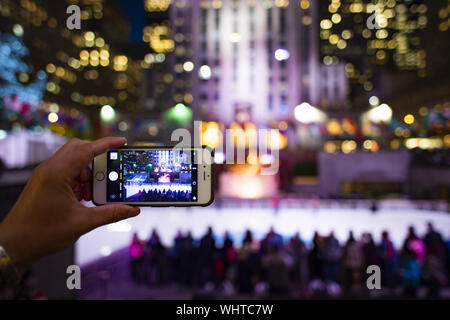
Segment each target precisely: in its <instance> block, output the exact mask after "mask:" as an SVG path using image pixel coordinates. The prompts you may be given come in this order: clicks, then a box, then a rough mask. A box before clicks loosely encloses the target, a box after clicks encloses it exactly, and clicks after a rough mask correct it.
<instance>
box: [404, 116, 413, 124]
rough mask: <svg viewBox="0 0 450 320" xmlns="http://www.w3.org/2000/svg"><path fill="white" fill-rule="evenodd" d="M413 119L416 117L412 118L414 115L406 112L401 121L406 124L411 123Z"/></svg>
mask: <svg viewBox="0 0 450 320" xmlns="http://www.w3.org/2000/svg"><path fill="white" fill-rule="evenodd" d="M415 120H416V119H415V118H414V116H413V115H412V114H407V115H406V116H405V117H404V118H403V121H404V122H405V123H406V124H413V123H414V121H415Z"/></svg>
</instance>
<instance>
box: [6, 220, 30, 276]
mask: <svg viewBox="0 0 450 320" xmlns="http://www.w3.org/2000/svg"><path fill="white" fill-rule="evenodd" d="M2 227H3V228H2ZM4 229H6V228H4V226H3V225H2V224H0V247H1V248H2V249H3V252H4V253H5V254H6V256H7V257H8V259H9V262H10V263H11V264H12V265H13V266H14V268H15V269H16V270H17V271H18V272H22V271H23V270H24V269H25V263H24V261H23V259H22V257H21V255H20V249H19V248H17V247H16V245H15V243H16V244H17V243H20V242H17V241H20V240H14V237H13V236H12V235H11V234H10V232H8V231H7V230H4ZM0 250H1V249H0ZM5 261H6V260H5Z"/></svg>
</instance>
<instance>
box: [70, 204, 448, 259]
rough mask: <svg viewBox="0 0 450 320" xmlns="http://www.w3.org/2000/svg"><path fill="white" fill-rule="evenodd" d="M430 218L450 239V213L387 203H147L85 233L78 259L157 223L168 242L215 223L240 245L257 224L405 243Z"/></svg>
mask: <svg viewBox="0 0 450 320" xmlns="http://www.w3.org/2000/svg"><path fill="white" fill-rule="evenodd" d="M428 221H431V222H433V224H434V226H435V228H436V229H437V230H439V231H440V232H441V233H442V234H443V235H444V236H445V237H446V239H450V214H448V213H445V212H439V211H431V210H419V209H405V208H403V209H400V208H399V209H383V208H381V209H380V210H379V211H377V212H376V213H372V212H371V211H370V210H369V209H365V208H356V209H354V208H320V209H314V208H284V209H280V211H279V212H278V213H277V214H274V211H273V210H272V209H270V208H267V209H264V208H245V207H243V208H222V209H219V208H215V207H210V208H143V209H142V213H141V214H140V215H139V216H138V217H136V218H133V219H130V220H128V221H126V222H119V223H116V224H112V225H109V226H105V227H101V228H98V229H96V230H94V231H92V232H90V233H89V234H87V235H85V236H83V237H81V238H80V240H79V241H78V243H77V246H76V260H77V261H76V262H77V263H78V264H80V265H84V264H86V263H89V262H91V261H93V260H95V259H97V258H99V257H101V256H105V255H108V254H110V253H111V252H113V251H115V250H117V249H121V248H123V247H125V246H127V245H128V244H129V242H130V240H131V237H132V234H133V232H134V231H137V232H138V233H139V235H140V236H141V238H145V239H146V238H147V237H148V236H149V233H150V231H151V229H153V228H156V229H157V230H158V232H159V234H160V236H161V238H162V241H163V243H164V244H165V245H171V244H172V240H173V238H174V237H175V235H176V233H177V231H178V230H181V231H188V230H190V231H191V232H192V235H193V236H194V238H198V237H200V236H202V235H203V234H204V233H205V231H206V229H207V227H208V226H212V227H213V229H214V232H215V234H216V235H218V236H222V235H223V233H224V232H225V231H229V232H230V233H231V235H232V236H234V239H235V243H236V244H240V242H241V240H242V235H243V232H244V231H245V229H247V228H249V229H251V230H252V231H253V235H254V237H255V238H256V239H260V237H261V236H262V235H264V234H265V233H266V232H267V231H268V230H269V228H270V227H271V226H273V227H274V228H275V230H276V231H277V232H278V233H280V234H282V235H283V236H285V237H288V236H290V235H293V234H294V233H296V232H300V236H301V237H302V238H303V239H305V240H306V241H309V240H310V239H311V238H312V235H313V233H314V231H316V230H317V231H318V232H319V233H320V234H323V235H326V234H328V233H329V232H330V231H331V230H333V231H334V232H335V234H336V237H337V238H338V239H339V240H340V241H341V242H343V241H345V240H346V238H347V236H348V232H349V231H350V230H353V232H354V233H355V235H356V236H358V237H359V236H360V235H361V234H362V233H363V232H371V233H372V234H373V236H374V238H375V240H376V241H379V239H380V234H381V232H382V230H387V231H389V233H390V234H391V238H392V239H393V241H394V243H395V244H396V245H397V246H399V245H401V243H402V242H403V239H404V238H405V235H406V232H407V228H408V226H410V225H413V226H414V227H415V228H416V231H417V233H418V234H419V235H422V234H423V233H425V232H426V224H427V222H428Z"/></svg>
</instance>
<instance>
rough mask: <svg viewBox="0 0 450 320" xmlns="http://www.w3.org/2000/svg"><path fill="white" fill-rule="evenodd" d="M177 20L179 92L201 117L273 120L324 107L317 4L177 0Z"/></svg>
mask: <svg viewBox="0 0 450 320" xmlns="http://www.w3.org/2000/svg"><path fill="white" fill-rule="evenodd" d="M170 17H171V21H172V32H173V37H174V39H175V55H174V59H173V64H174V70H175V86H174V94H175V97H178V98H179V99H180V98H185V97H186V95H188V98H191V99H188V101H191V103H187V104H188V105H189V106H191V107H192V109H193V110H194V119H202V120H209V121H219V122H222V123H224V124H226V125H229V124H231V123H233V122H235V121H237V122H246V121H252V122H254V123H256V124H265V123H268V122H269V121H271V120H277V121H281V120H290V119H291V118H293V114H294V108H295V107H296V106H297V105H299V104H300V103H302V102H309V103H310V104H312V105H318V104H319V102H320V99H321V97H320V94H321V85H320V78H321V64H320V62H319V29H318V19H319V18H318V2H317V1H306V0H304V1H301V3H300V4H299V2H298V1H287V0H285V1H281V0H276V1H255V0H248V1H238V0H229V1H219V0H211V1H209V0H192V1H185V0H177V1H174V2H173V3H172V6H171V9H170ZM324 85H325V86H326V85H327V84H326V83H325V84H324ZM189 94H192V97H189ZM184 101H185V102H188V101H186V99H184Z"/></svg>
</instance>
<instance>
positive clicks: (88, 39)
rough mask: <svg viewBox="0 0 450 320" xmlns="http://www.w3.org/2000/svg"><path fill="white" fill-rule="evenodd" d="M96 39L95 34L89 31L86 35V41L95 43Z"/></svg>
mask: <svg viewBox="0 0 450 320" xmlns="http://www.w3.org/2000/svg"><path fill="white" fill-rule="evenodd" d="M94 39H95V34H94V33H93V32H92V31H88V32H86V33H85V34H84V40H86V41H93V40H94Z"/></svg>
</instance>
